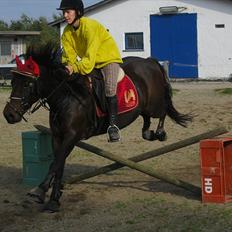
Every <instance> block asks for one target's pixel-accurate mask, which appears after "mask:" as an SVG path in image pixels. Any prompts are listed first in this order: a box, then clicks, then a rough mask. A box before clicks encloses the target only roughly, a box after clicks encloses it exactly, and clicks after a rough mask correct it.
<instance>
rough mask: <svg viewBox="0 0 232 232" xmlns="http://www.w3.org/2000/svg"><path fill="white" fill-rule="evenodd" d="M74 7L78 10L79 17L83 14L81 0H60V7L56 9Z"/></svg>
mask: <svg viewBox="0 0 232 232" xmlns="http://www.w3.org/2000/svg"><path fill="white" fill-rule="evenodd" d="M68 9H74V10H76V11H79V13H80V14H79V17H82V16H83V15H84V4H83V2H82V0H61V3H60V7H59V8H57V10H68Z"/></svg>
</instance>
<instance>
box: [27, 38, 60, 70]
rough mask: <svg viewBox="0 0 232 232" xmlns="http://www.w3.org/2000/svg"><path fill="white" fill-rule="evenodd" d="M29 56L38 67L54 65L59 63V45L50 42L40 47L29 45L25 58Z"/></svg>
mask: <svg viewBox="0 0 232 232" xmlns="http://www.w3.org/2000/svg"><path fill="white" fill-rule="evenodd" d="M30 56H31V57H32V59H33V60H34V61H35V62H36V63H37V64H38V65H46V66H47V65H54V64H57V63H60V58H61V49H60V47H59V45H57V44H56V43H51V42H49V43H47V44H45V45H42V46H35V45H31V46H29V47H28V49H27V52H26V57H27V58H29V57H30Z"/></svg>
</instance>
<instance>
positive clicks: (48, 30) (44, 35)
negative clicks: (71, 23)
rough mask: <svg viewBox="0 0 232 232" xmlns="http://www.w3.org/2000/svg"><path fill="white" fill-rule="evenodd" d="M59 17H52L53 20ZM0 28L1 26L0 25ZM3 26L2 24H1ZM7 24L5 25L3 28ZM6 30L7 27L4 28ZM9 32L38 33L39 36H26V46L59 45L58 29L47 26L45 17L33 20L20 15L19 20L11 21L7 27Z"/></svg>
mask: <svg viewBox="0 0 232 232" xmlns="http://www.w3.org/2000/svg"><path fill="white" fill-rule="evenodd" d="M60 17H61V16H55V15H53V18H54V19H55V20H58V19H59V18H60ZM0 26H1V24H0ZM3 26H4V22H3ZM6 26H7V24H6V25H5V27H6ZM6 28H7V27H6ZM9 30H12V31H40V36H28V37H27V38H26V43H27V44H28V45H32V44H37V45H38V46H40V45H44V44H46V43H48V42H51V41H52V42H53V43H59V40H60V38H59V29H58V28H56V27H51V26H49V25H48V21H47V19H46V18H45V17H40V18H39V19H33V18H30V17H28V16H27V15H25V14H22V16H21V17H20V19H19V20H12V21H11V24H10V25H9Z"/></svg>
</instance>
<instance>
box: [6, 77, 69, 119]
mask: <svg viewBox="0 0 232 232" xmlns="http://www.w3.org/2000/svg"><path fill="white" fill-rule="evenodd" d="M65 82H66V79H64V80H63V81H62V82H61V83H60V84H59V85H58V86H57V87H56V88H55V89H54V90H53V91H52V92H51V93H50V94H49V95H48V96H47V97H45V98H39V99H38V101H36V102H35V105H34V106H33V107H32V105H33V104H32V105H31V107H29V108H28V109H26V108H27V106H29V105H30V104H29V102H27V101H25V99H26V97H28V96H29V94H28V95H27V96H26V97H25V96H23V97H15V96H10V97H9V100H10V101H7V104H8V105H9V107H10V108H11V109H12V110H14V112H15V113H17V114H18V115H19V116H20V117H21V118H22V119H23V120H24V121H25V122H28V121H27V119H26V118H25V117H24V114H25V113H26V112H27V113H28V114H29V115H30V114H33V113H34V112H36V111H37V110H38V109H40V108H41V107H43V108H45V109H46V110H48V111H50V108H49V106H48V100H49V99H50V98H51V97H52V96H53V95H54V94H55V92H56V91H57V90H58V89H59V88H60V87H61V86H63V84H64V83H65ZM24 88H28V89H29V90H27V91H26V92H30V93H31V92H32V91H33V90H31V89H33V87H24ZM35 89H36V90H37V93H36V94H38V95H39V93H38V88H35ZM11 100H18V101H20V103H21V106H22V110H21V109H17V108H16V107H14V106H13V104H12V102H11ZM24 110H25V112H24Z"/></svg>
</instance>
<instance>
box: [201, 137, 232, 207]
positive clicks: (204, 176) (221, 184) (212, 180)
mask: <svg viewBox="0 0 232 232" xmlns="http://www.w3.org/2000/svg"><path fill="white" fill-rule="evenodd" d="M200 158H201V186H202V202H204V203H207V202H214V203H226V202H231V201H232V138H215V139H205V140H202V141H201V142H200Z"/></svg>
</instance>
